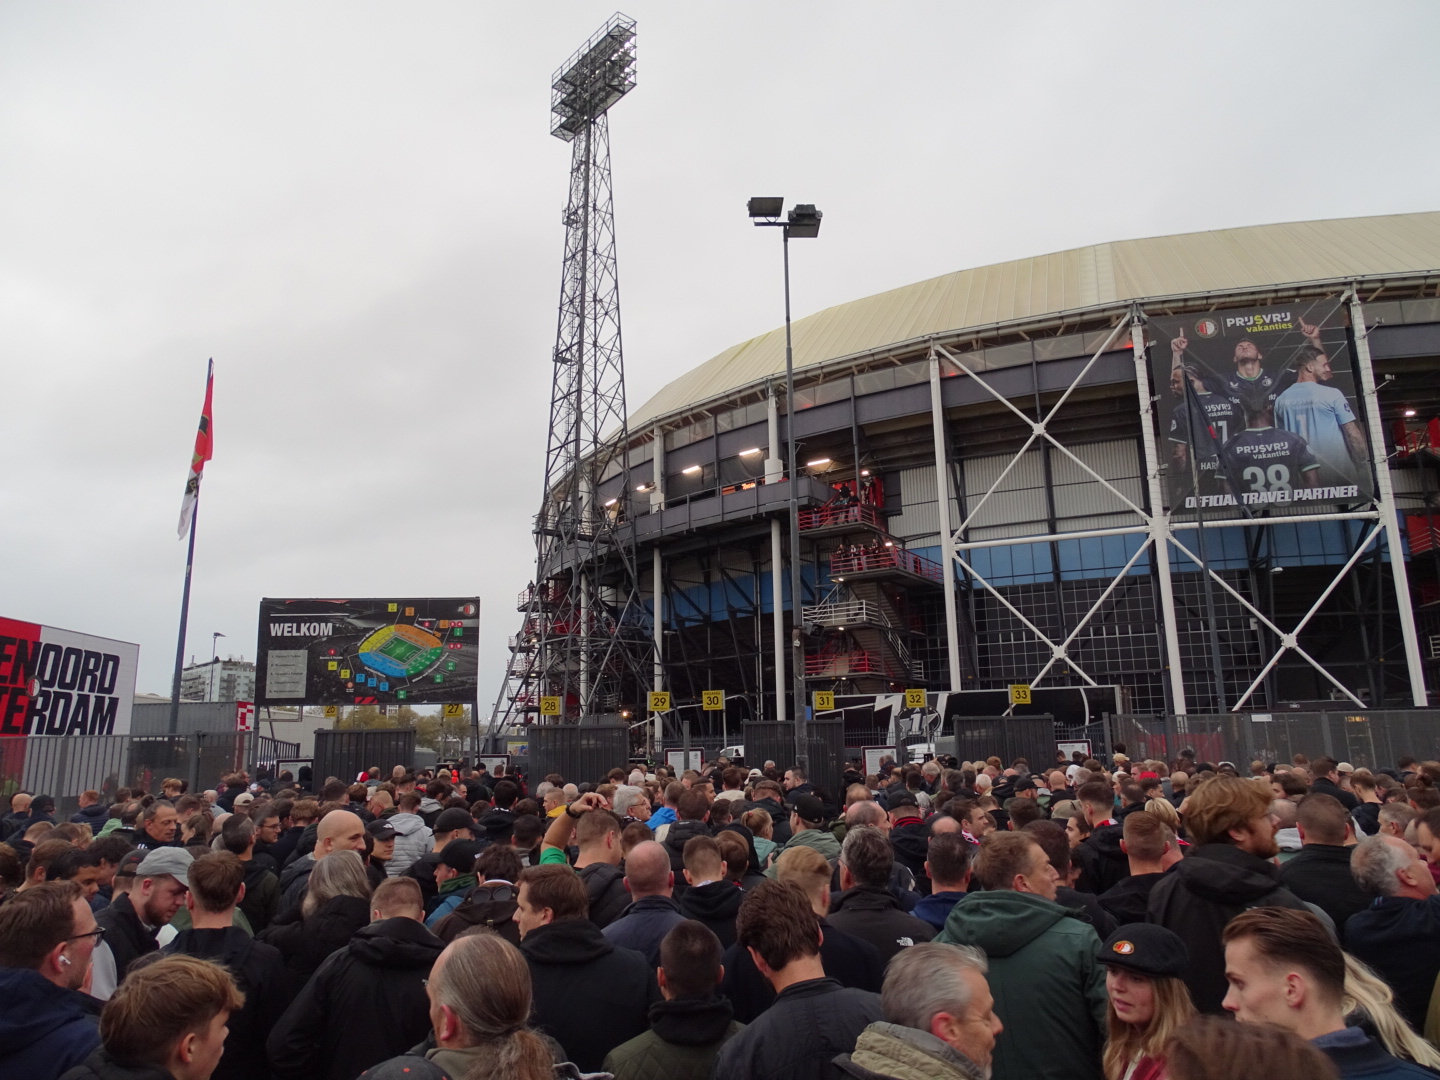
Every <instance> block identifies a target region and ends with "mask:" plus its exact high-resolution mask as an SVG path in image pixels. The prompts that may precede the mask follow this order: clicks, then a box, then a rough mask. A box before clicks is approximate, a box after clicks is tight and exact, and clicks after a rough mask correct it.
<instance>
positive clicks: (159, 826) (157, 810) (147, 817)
mask: <svg viewBox="0 0 1440 1080" xmlns="http://www.w3.org/2000/svg"><path fill="white" fill-rule="evenodd" d="M179 827H180V818H179V815H177V814H176V813H175V805H174V804H173V803H168V802H166V801H165V800H164V799H156V800H155V801H154V802H153V803H151V804H150V805H149V806H147V807H146V808H145V812H144V813H143V814H141V815H140V827H139V828H138V829H136V830H135V836H134V841H135V846H136V847H139V848H145V849H147V850H154V849H155V848H163V847H174V846H175V833H176V832H177V831H178V830H179Z"/></svg>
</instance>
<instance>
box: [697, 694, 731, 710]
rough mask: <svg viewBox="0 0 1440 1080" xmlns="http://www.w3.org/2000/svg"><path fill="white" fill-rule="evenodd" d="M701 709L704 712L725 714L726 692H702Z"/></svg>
mask: <svg viewBox="0 0 1440 1080" xmlns="http://www.w3.org/2000/svg"><path fill="white" fill-rule="evenodd" d="M700 708H701V710H703V711H704V712H724V711H725V691H724V690H702V691H701V692H700Z"/></svg>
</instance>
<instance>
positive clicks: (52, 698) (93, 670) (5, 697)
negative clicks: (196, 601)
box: [0, 617, 140, 737]
mask: <svg viewBox="0 0 1440 1080" xmlns="http://www.w3.org/2000/svg"><path fill="white" fill-rule="evenodd" d="M139 663H140V646H139V645H132V644H130V643H129V642H126V641H114V640H112V639H110V638H102V637H94V636H93V635H90V634H77V633H75V632H74V631H73V630H60V629H58V628H56V627H54V626H41V625H40V624H39V623H28V622H21V621H20V620H19V619H7V618H4V617H0V737H6V736H9V737H15V736H23V735H127V734H129V732H130V709H131V706H133V705H134V703H135V671H136V668H137V667H138V666H139Z"/></svg>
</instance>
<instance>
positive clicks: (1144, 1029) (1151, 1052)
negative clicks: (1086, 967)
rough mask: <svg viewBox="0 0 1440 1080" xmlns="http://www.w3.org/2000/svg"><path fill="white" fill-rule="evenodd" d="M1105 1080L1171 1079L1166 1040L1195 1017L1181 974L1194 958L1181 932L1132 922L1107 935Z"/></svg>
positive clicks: (1102, 953)
mask: <svg viewBox="0 0 1440 1080" xmlns="http://www.w3.org/2000/svg"><path fill="white" fill-rule="evenodd" d="M1096 959H1097V960H1098V961H1099V962H1100V963H1101V964H1103V965H1104V966H1105V992H1106V994H1107V995H1108V996H1109V998H1110V1004H1109V1008H1108V1010H1107V1020H1106V1030H1107V1039H1106V1043H1105V1055H1104V1057H1103V1058H1102V1060H1101V1064H1102V1066H1103V1067H1104V1069H1105V1080H1166V1078H1167V1077H1168V1075H1169V1073H1168V1072H1167V1070H1166V1065H1165V1050H1164V1048H1165V1042H1166V1040H1167V1039H1169V1038H1170V1036H1171V1035H1173V1034H1174V1033H1175V1032H1176V1031H1178V1030H1179V1029H1180V1028H1181V1027H1183V1026H1184V1025H1185V1024H1188V1023H1189V1022H1190V1021H1191V1020H1193V1019H1194V1018H1195V1006H1194V1004H1193V1003H1192V1002H1191V1001H1190V991H1189V990H1188V989H1186V986H1185V983H1184V982H1183V980H1182V976H1183V975H1184V974H1185V969H1186V968H1187V967H1188V966H1189V963H1190V957H1189V954H1188V952H1187V951H1186V948H1185V942H1183V941H1182V940H1180V937H1179V935H1177V934H1175V933H1173V932H1172V931H1169V930H1166V929H1165V928H1164V927H1163V926H1155V925H1152V924H1150V923H1127V924H1125V925H1124V926H1121V927H1118V928H1117V929H1116V930H1115V932H1114V933H1113V934H1111V935H1110V936H1109V937H1108V938H1106V939H1105V944H1104V945H1102V946H1101V947H1100V952H1099V954H1098V955H1097V956H1096Z"/></svg>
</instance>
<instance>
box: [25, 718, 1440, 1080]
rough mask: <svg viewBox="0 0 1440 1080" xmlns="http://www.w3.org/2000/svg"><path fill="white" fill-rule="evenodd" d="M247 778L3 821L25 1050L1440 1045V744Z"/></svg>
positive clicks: (607, 1069) (890, 1062) (147, 1057)
mask: <svg viewBox="0 0 1440 1080" xmlns="http://www.w3.org/2000/svg"><path fill="white" fill-rule="evenodd" d="M858 766H859V763H858V762H855V763H852V768H851V769H849V770H848V771H847V772H846V774H845V776H844V779H843V785H842V786H841V787H839V788H837V789H835V790H826V789H825V788H824V787H822V786H817V785H816V784H815V783H812V782H811V781H810V780H809V779H808V778H807V777H806V775H805V772H804V771H803V770H802V769H800V768H790V769H783V768H780V767H777V766H776V764H775V763H774V762H765V763H764V765H763V767H760V768H750V769H746V768H742V767H740V766H738V765H736V764H733V763H731V762H729V761H726V760H725V759H723V758H722V759H721V760H720V761H718V762H716V763H715V764H714V765H713V766H711V767H709V768H707V769H706V770H704V771H703V772H701V771H687V772H685V773H683V774H681V775H675V774H673V773H672V772H671V771H669V770H667V769H665V768H664V767H654V768H653V769H652V768H650V767H648V766H645V765H637V764H631V765H628V766H621V767H617V768H614V769H612V770H611V771H610V773H609V774H608V775H606V776H604V777H580V778H571V777H562V776H558V775H551V776H547V777H545V778H544V779H543V781H541V782H539V783H536V784H534V785H533V787H532V785H531V783H530V782H528V781H527V780H526V778H525V777H523V776H520V775H509V776H507V775H504V774H503V772H501V773H500V774H499V775H490V774H489V773H488V772H487V771H486V769H485V768H484V767H483V766H478V767H476V768H475V769H469V768H458V769H446V768H441V769H439V770H429V771H423V772H420V773H418V774H417V773H415V772H413V771H410V770H408V769H406V768H405V767H403V766H397V767H395V768H394V769H393V771H392V772H391V773H390V774H389V775H388V777H386V776H382V772H381V769H380V768H379V767H375V768H371V769H369V770H368V772H367V774H366V775H364V776H362V777H360V778H358V779H356V780H354V781H353V782H347V781H346V780H342V779H339V778H335V777H330V778H326V779H324V780H319V779H318V778H317V779H316V780H315V781H314V782H310V781H309V779H308V778H303V782H296V780H295V778H293V777H291V776H290V775H289V774H288V773H282V774H281V775H280V776H279V777H277V778H273V779H272V778H270V777H266V776H263V775H262V776H260V777H257V779H256V780H255V782H251V778H250V777H249V776H247V775H246V774H244V773H236V774H231V775H227V776H225V777H223V778H222V779H221V781H220V782H219V783H218V784H217V786H216V788H215V789H213V790H209V791H204V792H190V791H187V790H186V784H184V783H183V782H181V781H177V780H164V781H163V782H162V783H161V784H160V785H158V790H156V791H153V792H152V791H145V790H125V789H121V790H119V791H118V792H114V793H113V798H112V799H106V800H102V799H101V796H100V793H99V792H96V791H89V792H86V793H84V795H83V796H81V798H80V806H79V809H78V811H77V812H76V813H75V814H74V815H73V817H71V819H70V820H69V821H64V822H57V821H56V820H55V817H56V815H55V809H56V806H55V800H54V799H52V798H50V797H49V796H46V795H44V794H31V793H28V792H14V793H12V794H10V795H9V799H8V801H9V806H8V810H7V812H6V813H5V814H4V816H3V817H0V840H3V842H0V1077H4V1078H6V1080H9V1078H11V1077H14V1078H16V1080H20V1078H25V1080H61V1078H63V1080H209V1078H211V1077H215V1078H217V1080H356V1078H358V1077H361V1076H364V1077H367V1078H369V1080H444V1078H449V1080H492V1078H493V1080H500V1078H506V1080H512V1078H513V1080H550V1078H554V1077H587V1076H588V1077H603V1076H611V1077H615V1078H617V1080H660V1078H665V1080H687V1078H692V1077H693V1078H697V1080H706V1078H711V1077H713V1078H716V1080H810V1078H817V1080H818V1078H843V1077H850V1078H860V1080H885V1078H893V1080H984V1078H989V1077H992V1076H993V1077H995V1078H996V1080H1044V1078H1074V1080H1102V1078H1103V1080H1164V1078H1167V1077H1168V1078H1172V1080H1233V1078H1236V1077H1245V1076H1263V1077H1265V1078H1266V1080H1292V1078H1293V1080H1301V1078H1304V1080H1312V1078H1333V1077H1347V1078H1348V1077H1369V1078H1380V1080H1385V1078H1402V1077H1422V1076H1429V1075H1435V1074H1436V1073H1437V1071H1440V1051H1437V1049H1436V1044H1437V1040H1440V994H1437V993H1436V992H1435V990H1436V984H1437V978H1440V896H1437V882H1440V763H1435V762H1429V761H1426V762H1419V763H1417V762H1416V761H1414V760H1412V759H1410V758H1404V759H1401V760H1400V761H1398V762H1396V763H1395V765H1394V767H1387V768H1382V769H1377V770H1374V771H1372V770H1368V769H1356V768H1352V767H1351V766H1350V765H1348V764H1347V763H1344V762H1335V761H1332V760H1329V759H1327V758H1317V759H1315V760H1308V759H1305V758H1303V757H1297V759H1296V760H1295V761H1294V762H1292V763H1288V764H1286V763H1281V764H1273V763H1271V764H1267V763H1263V762H1254V763H1251V764H1249V765H1248V766H1245V767H1244V768H1237V767H1236V766H1235V765H1234V764H1233V763H1230V762H1219V763H1217V764H1211V763H1208V762H1204V761H1197V760H1195V759H1194V757H1193V756H1188V755H1182V756H1180V757H1178V758H1176V759H1174V760H1171V761H1168V762H1166V761H1156V760H1145V761H1142V760H1134V761H1132V760H1131V759H1130V758H1129V757H1127V756H1126V754H1125V753H1124V748H1123V747H1116V748H1115V753H1114V754H1113V755H1112V756H1110V757H1108V758H1107V759H1106V760H1104V761H1101V760H1097V759H1087V760H1072V761H1066V760H1064V759H1062V758H1057V760H1056V761H1055V762H1039V763H1035V766H1034V767H1033V768H1032V765H1031V763H1030V762H1027V761H1024V760H1017V761H1012V762H1009V763H1005V762H1002V761H1001V760H999V759H997V758H991V759H989V760H988V761H975V762H957V761H953V760H945V761H929V762H926V763H925V764H924V765H923V766H919V765H904V766H897V765H895V764H893V763H892V762H889V761H885V762H883V763H882V764H881V766H880V769H879V771H878V772H877V773H874V774H871V775H865V774H864V773H863V772H862V771H861V770H860V769H859V767H858Z"/></svg>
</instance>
